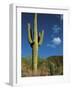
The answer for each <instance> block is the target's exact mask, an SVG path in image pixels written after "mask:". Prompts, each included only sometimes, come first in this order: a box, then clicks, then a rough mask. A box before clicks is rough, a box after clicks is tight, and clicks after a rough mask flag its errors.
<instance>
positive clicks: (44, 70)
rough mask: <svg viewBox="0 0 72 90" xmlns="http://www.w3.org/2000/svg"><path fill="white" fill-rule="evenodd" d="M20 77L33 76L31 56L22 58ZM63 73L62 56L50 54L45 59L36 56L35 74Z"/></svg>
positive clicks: (50, 74)
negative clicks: (36, 67)
mask: <svg viewBox="0 0 72 90" xmlns="http://www.w3.org/2000/svg"><path fill="white" fill-rule="evenodd" d="M21 64H22V65H21V75H22V77H26V76H34V75H33V72H32V58H31V57H29V58H22V63H21ZM52 75H63V56H50V57H48V58H46V59H41V58H38V69H37V75H36V76H52Z"/></svg>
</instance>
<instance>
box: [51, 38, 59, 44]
mask: <svg viewBox="0 0 72 90" xmlns="http://www.w3.org/2000/svg"><path fill="white" fill-rule="evenodd" d="M52 42H53V43H54V44H55V45H59V44H61V39H60V37H55V38H53V40H52Z"/></svg>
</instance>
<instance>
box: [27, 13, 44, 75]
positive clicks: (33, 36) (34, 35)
mask: <svg viewBox="0 0 72 90" xmlns="http://www.w3.org/2000/svg"><path fill="white" fill-rule="evenodd" d="M37 29H38V28H37V13H35V15H34V30H33V32H32V30H31V27H30V23H28V41H29V44H30V46H31V47H32V71H33V75H37V64H38V46H40V45H41V44H42V41H43V36H44V31H42V32H40V33H39V35H38V30H37Z"/></svg>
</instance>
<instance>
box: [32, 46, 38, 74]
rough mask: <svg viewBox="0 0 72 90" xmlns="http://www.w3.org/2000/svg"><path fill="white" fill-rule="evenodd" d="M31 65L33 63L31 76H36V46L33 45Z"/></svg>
mask: <svg viewBox="0 0 72 90" xmlns="http://www.w3.org/2000/svg"><path fill="white" fill-rule="evenodd" d="M32 63H33V66H32V67H33V68H32V71H33V75H37V63H38V45H36V44H34V45H33V48H32Z"/></svg>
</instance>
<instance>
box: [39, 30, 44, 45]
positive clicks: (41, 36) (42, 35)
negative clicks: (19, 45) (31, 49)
mask: <svg viewBox="0 0 72 90" xmlns="http://www.w3.org/2000/svg"><path fill="white" fill-rule="evenodd" d="M39 36H40V40H39V42H38V45H41V44H42V42H43V37H44V31H42V32H40V33H39Z"/></svg>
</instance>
